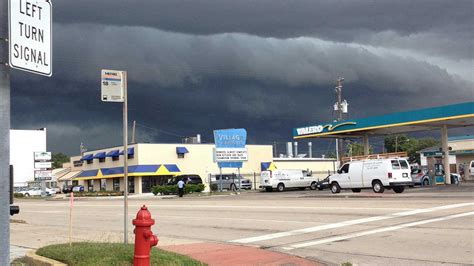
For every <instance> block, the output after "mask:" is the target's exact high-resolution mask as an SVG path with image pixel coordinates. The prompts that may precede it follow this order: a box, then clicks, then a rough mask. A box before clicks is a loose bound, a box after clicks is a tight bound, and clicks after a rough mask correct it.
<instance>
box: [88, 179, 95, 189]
mask: <svg viewBox="0 0 474 266" xmlns="http://www.w3.org/2000/svg"><path fill="white" fill-rule="evenodd" d="M87 191H90V192H92V191H94V180H87Z"/></svg>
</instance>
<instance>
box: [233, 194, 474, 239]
mask: <svg viewBox="0 0 474 266" xmlns="http://www.w3.org/2000/svg"><path fill="white" fill-rule="evenodd" d="M473 205H474V202H466V203H458V204H451V205H443V206H437V207H432V208H426V209H415V210H410V211H404V212H398V213H393V214H388V215H381V216H374V217H368V218H362V219H356V220H349V221H344V222H339V223H332V224H325V225H318V226H314V227H308V228H303V229H297V230H291V231H286V232H280V233H273V234H268V235H262V236H256V237H249V238H242V239H236V240H232V241H230V242H231V243H239V244H249V243H254V242H260V241H265V240H271V239H276V238H281V237H287V236H294V235H301V234H307V233H314V232H318V231H323V230H329V229H335V228H341V227H346V226H351V225H357V224H364V223H370V222H376V221H382V220H388V219H394V218H399V217H406V216H411V215H416V214H421V213H428V212H434V211H441V210H448V209H454V208H460V207H466V206H473Z"/></svg>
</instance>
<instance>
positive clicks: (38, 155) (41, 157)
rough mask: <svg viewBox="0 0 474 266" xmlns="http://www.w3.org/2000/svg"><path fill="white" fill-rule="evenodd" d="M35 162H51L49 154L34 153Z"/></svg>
mask: <svg viewBox="0 0 474 266" xmlns="http://www.w3.org/2000/svg"><path fill="white" fill-rule="evenodd" d="M34 157H35V162H38V161H51V158H52V156H51V152H49V151H39V152H35V153H34Z"/></svg>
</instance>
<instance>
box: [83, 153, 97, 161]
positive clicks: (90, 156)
mask: <svg viewBox="0 0 474 266" xmlns="http://www.w3.org/2000/svg"><path fill="white" fill-rule="evenodd" d="M92 159H94V154H87V155H84V156H83V157H82V158H81V161H90V160H92Z"/></svg>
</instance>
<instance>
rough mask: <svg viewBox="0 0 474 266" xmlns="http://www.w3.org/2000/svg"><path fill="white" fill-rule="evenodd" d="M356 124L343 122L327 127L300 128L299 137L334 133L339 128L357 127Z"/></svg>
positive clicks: (297, 130)
mask: <svg viewBox="0 0 474 266" xmlns="http://www.w3.org/2000/svg"><path fill="white" fill-rule="evenodd" d="M355 124H357V123H356V122H343V123H339V124H335V125H333V124H326V125H318V126H309V127H300V128H297V129H296V134H297V136H302V135H309V134H317V133H323V132H331V131H334V130H335V129H336V128H338V127H342V126H347V125H355Z"/></svg>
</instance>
